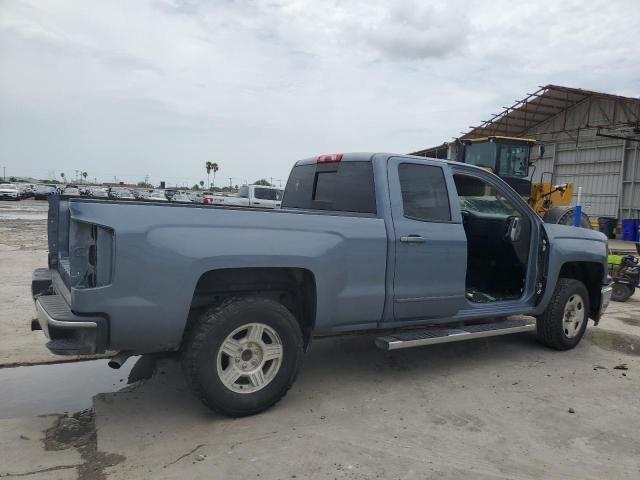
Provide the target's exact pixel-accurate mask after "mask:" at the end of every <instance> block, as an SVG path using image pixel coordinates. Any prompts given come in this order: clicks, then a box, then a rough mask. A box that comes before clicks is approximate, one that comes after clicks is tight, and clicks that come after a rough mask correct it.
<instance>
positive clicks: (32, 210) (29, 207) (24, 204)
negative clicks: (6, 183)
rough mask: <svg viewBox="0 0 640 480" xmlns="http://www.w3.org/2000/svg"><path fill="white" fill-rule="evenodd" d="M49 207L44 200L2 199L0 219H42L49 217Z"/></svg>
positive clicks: (0, 202)
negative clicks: (17, 200)
mask: <svg viewBox="0 0 640 480" xmlns="http://www.w3.org/2000/svg"><path fill="white" fill-rule="evenodd" d="M47 209H48V202H46V201H44V200H40V201H36V200H21V201H19V202H9V201H0V220H22V221H42V220H46V219H47Z"/></svg>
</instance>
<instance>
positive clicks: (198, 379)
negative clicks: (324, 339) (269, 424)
mask: <svg viewBox="0 0 640 480" xmlns="http://www.w3.org/2000/svg"><path fill="white" fill-rule="evenodd" d="M302 355H303V341H302V333H301V331H300V326H299V324H298V321H297V320H296V318H295V317H294V316H293V315H292V313H291V312H290V311H289V310H287V308H285V307H284V306H283V305H282V304H280V303H278V302H275V301H273V300H269V299H265V298H257V297H250V298H237V299H231V300H228V301H226V302H224V303H223V304H222V305H220V306H218V307H215V308H213V309H212V310H209V311H208V312H206V313H205V314H204V315H203V316H202V317H201V318H200V320H199V321H198V323H197V324H196V325H195V326H194V327H193V328H192V330H191V332H190V335H189V337H188V339H187V340H186V343H185V346H184V349H183V352H182V366H183V371H184V373H185V376H186V378H187V381H188V383H189V385H190V387H191V389H192V390H193V392H194V393H195V394H196V396H197V397H198V398H199V399H200V400H201V401H202V402H203V403H204V404H205V405H207V406H208V407H209V408H211V409H212V410H214V411H216V412H219V413H222V414H224V415H229V416H234V417H239V416H244V415H252V414H255V413H258V412H261V411H263V410H265V409H267V408H269V407H270V406H272V405H274V404H275V403H276V402H278V401H279V400H280V399H281V398H282V397H283V396H284V395H285V394H286V393H287V391H288V390H289V388H290V387H291V385H292V384H293V381H294V380H295V377H296V374H297V373H298V370H299V367H300V363H301V361H302Z"/></svg>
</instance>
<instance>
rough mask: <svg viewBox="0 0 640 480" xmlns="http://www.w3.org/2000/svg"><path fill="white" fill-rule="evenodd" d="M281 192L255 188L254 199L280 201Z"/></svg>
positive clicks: (273, 189) (274, 189)
mask: <svg viewBox="0 0 640 480" xmlns="http://www.w3.org/2000/svg"><path fill="white" fill-rule="evenodd" d="M282 193H283V191H282V190H278V189H276V188H256V189H255V197H256V198H257V199H260V200H275V201H278V202H279V201H281V200H282Z"/></svg>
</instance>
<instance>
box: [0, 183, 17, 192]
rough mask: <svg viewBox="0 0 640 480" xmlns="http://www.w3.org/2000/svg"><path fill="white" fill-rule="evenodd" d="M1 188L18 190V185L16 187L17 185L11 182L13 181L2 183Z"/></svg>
mask: <svg viewBox="0 0 640 480" xmlns="http://www.w3.org/2000/svg"><path fill="white" fill-rule="evenodd" d="M0 188H9V189H11V190H17V189H18V187H16V186H15V185H13V184H11V183H0Z"/></svg>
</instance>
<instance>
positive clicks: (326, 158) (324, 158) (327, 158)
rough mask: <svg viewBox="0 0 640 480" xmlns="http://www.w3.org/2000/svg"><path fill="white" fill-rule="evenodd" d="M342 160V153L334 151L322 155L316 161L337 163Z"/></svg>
mask: <svg viewBox="0 0 640 480" xmlns="http://www.w3.org/2000/svg"><path fill="white" fill-rule="evenodd" d="M340 160H342V154H341V153H332V154H329V155H320V156H319V157H318V160H316V163H335V162H339V161H340Z"/></svg>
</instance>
